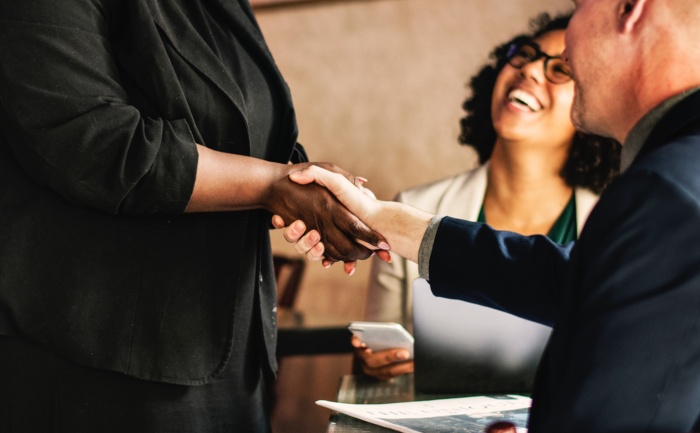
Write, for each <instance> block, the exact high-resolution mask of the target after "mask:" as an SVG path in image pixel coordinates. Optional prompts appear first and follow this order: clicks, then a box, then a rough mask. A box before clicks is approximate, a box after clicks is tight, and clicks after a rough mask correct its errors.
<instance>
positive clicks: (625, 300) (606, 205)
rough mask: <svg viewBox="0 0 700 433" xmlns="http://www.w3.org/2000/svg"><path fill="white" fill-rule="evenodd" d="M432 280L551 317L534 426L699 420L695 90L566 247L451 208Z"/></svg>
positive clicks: (699, 160)
mask: <svg viewBox="0 0 700 433" xmlns="http://www.w3.org/2000/svg"><path fill="white" fill-rule="evenodd" d="M470 269H474V271H473V272H470V271H469V270H470ZM484 269H488V270H491V271H490V272H484ZM430 283H431V287H432V289H433V291H434V292H435V293H436V294H438V295H440V296H446V297H452V298H458V299H465V300H469V301H473V302H477V303H480V304H483V305H490V306H492V307H495V308H499V309H502V310H505V311H510V312H512V313H514V314H517V315H520V316H523V317H526V318H529V319H533V320H536V321H539V322H542V323H546V324H551V325H553V326H554V332H553V334H552V336H551V339H550V342H549V344H548V347H547V350H546V351H545V355H544V357H543V360H542V362H541V365H540V368H539V372H538V376H537V379H536V383H535V390H534V393H533V407H532V411H531V418H530V431H531V432H532V433H539V432H564V431H565V432H568V433H575V432H586V433H596V432H606V433H614V432H652V431H653V432H689V431H697V429H698V428H699V427H700V425H699V424H698V420H699V419H700V92H696V93H694V94H691V96H689V97H687V98H686V99H684V100H683V101H682V102H681V103H680V104H678V105H677V106H675V107H674V108H673V109H672V110H671V111H670V112H669V113H668V114H666V115H665V117H664V118H663V120H661V122H660V123H658V124H657V125H656V127H655V129H654V131H653V133H652V134H651V136H650V137H649V139H648V140H647V142H646V143H645V144H644V146H643V147H642V150H641V152H640V154H639V155H638V156H637V158H636V160H635V161H634V163H633V164H632V165H631V166H630V168H629V169H628V170H627V171H626V172H625V173H624V174H623V175H622V176H621V177H620V178H619V179H618V181H616V182H615V183H614V184H613V185H612V186H611V187H610V188H609V189H608V190H607V191H606V192H604V193H603V195H602V196H601V198H600V201H599V202H598V204H597V206H596V207H595V208H594V210H593V212H592V213H591V215H590V217H589V219H588V222H587V223H586V225H585V227H584V229H583V232H582V233H581V236H580V239H579V240H578V241H577V242H576V243H575V244H572V245H568V246H566V247H559V246H557V245H555V244H553V243H551V242H549V241H548V240H547V239H546V238H544V237H542V236H533V237H522V236H518V235H515V234H512V233H506V232H497V231H494V230H492V229H491V228H489V227H488V226H486V225H480V224H476V223H468V222H464V221H458V220H455V219H451V218H446V219H444V220H443V221H442V222H441V224H440V226H439V230H438V232H437V238H436V242H435V247H434V249H433V253H432V256H431V259H430Z"/></svg>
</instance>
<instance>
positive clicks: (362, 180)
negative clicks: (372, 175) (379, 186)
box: [355, 176, 367, 183]
mask: <svg viewBox="0 0 700 433" xmlns="http://www.w3.org/2000/svg"><path fill="white" fill-rule="evenodd" d="M355 179H357V181H358V182H360V183H367V179H365V178H364V177H361V176H355Z"/></svg>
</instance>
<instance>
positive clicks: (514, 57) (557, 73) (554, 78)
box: [506, 42, 571, 84]
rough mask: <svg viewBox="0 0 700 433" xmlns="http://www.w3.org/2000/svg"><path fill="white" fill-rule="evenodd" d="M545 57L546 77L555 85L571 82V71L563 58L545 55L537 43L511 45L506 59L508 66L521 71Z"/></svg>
mask: <svg viewBox="0 0 700 433" xmlns="http://www.w3.org/2000/svg"><path fill="white" fill-rule="evenodd" d="M542 57H544V76H545V78H547V80H549V81H550V82H552V83H554V84H564V83H566V82H569V81H570V80H571V69H570V68H569V65H568V64H567V63H566V62H565V61H564V60H563V59H562V58H561V56H550V55H549V54H547V53H543V52H542V50H541V49H540V46H539V45H537V44H536V43H535V42H525V43H523V44H520V45H518V44H511V45H510V47H508V53H507V54H506V58H507V59H508V64H509V65H511V66H512V67H514V68H517V69H520V68H522V67H523V66H525V65H527V64H528V63H532V62H536V61H537V60H539V59H541V58H542Z"/></svg>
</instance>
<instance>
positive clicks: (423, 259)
mask: <svg viewBox="0 0 700 433" xmlns="http://www.w3.org/2000/svg"><path fill="white" fill-rule="evenodd" d="M442 218H443V215H435V216H434V217H433V219H431V220H430V224H429V225H428V229H427V230H426V231H425V233H424V234H423V240H422V241H421V243H420V249H419V250H418V275H420V277H421V278H425V279H426V280H427V281H430V275H429V273H430V255H431V254H432V253H433V245H434V244H435V236H436V235H437V231H438V227H440V221H442Z"/></svg>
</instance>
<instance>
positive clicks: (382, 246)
mask: <svg viewBox="0 0 700 433" xmlns="http://www.w3.org/2000/svg"><path fill="white" fill-rule="evenodd" d="M377 246H378V247H379V248H380V249H382V250H390V249H391V246H389V244H387V243H386V242H384V241H382V242H379V245H377Z"/></svg>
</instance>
